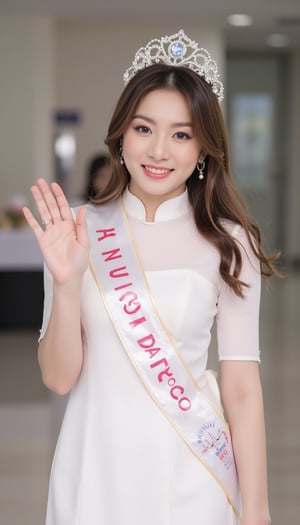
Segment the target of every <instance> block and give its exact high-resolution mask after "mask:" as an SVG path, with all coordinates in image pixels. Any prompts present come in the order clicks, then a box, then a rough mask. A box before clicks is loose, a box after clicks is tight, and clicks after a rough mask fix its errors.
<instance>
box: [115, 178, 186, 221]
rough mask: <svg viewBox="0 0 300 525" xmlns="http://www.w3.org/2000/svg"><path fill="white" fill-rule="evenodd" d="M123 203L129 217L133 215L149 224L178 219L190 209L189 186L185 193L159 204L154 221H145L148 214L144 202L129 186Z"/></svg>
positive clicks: (124, 194)
mask: <svg viewBox="0 0 300 525" xmlns="http://www.w3.org/2000/svg"><path fill="white" fill-rule="evenodd" d="M123 203H124V206H125V210H126V213H127V214H128V216H129V217H132V218H133V219H138V220H140V221H143V222H145V223H147V224H154V223H156V222H161V221H170V220H172V219H178V218H179V217H182V216H183V215H186V214H187V213H188V211H189V209H190V203H189V198H188V191H187V188H186V189H185V191H184V192H183V193H181V194H180V195H178V196H177V197H173V198H172V199H168V200H166V201H164V202H162V204H160V205H159V207H158V208H157V210H156V213H155V217H154V222H147V221H145V215H146V214H145V208H144V204H143V203H142V201H141V200H140V199H139V198H138V197H136V196H135V195H133V194H132V193H131V192H130V191H129V188H128V186H127V187H126V189H125V191H124V193H123Z"/></svg>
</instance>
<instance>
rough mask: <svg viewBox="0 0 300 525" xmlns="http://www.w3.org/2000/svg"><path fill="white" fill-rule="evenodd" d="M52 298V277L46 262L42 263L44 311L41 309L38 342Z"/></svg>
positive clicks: (44, 330) (45, 324)
mask: <svg viewBox="0 0 300 525" xmlns="http://www.w3.org/2000/svg"><path fill="white" fill-rule="evenodd" d="M52 300H53V277H52V275H51V273H50V272H49V270H48V268H47V266H46V264H44V311H43V322H42V326H41V329H40V336H39V342H40V341H41V340H42V339H43V337H44V335H45V333H46V330H47V327H48V323H49V319H50V315H51V309H52Z"/></svg>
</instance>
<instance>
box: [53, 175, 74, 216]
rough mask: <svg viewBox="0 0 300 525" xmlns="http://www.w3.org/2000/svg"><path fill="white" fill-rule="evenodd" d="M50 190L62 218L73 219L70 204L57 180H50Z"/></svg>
mask: <svg viewBox="0 0 300 525" xmlns="http://www.w3.org/2000/svg"><path fill="white" fill-rule="evenodd" d="M51 188H52V191H53V193H54V195H55V198H56V202H57V204H58V206H59V210H60V214H61V217H62V219H64V220H70V219H72V220H73V215H72V212H71V208H70V205H69V203H68V201H67V199H66V197H65V194H64V192H63V190H62V189H61V187H60V186H59V184H57V182H52V184H51Z"/></svg>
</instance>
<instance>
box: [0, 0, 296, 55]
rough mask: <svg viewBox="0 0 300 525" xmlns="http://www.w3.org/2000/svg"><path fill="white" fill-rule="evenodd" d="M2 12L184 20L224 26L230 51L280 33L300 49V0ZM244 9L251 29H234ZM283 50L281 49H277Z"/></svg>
mask: <svg viewBox="0 0 300 525" xmlns="http://www.w3.org/2000/svg"><path fill="white" fill-rule="evenodd" d="M1 13H27V14H33V13H38V14H49V15H53V16H56V17H89V18H90V17H92V18H95V17H98V16H99V17H102V18H106V19H112V18H114V17H118V18H121V19H123V20H124V22H126V20H127V19H130V20H131V21H132V20H134V21H135V22H136V23H138V21H139V20H143V21H144V20H145V19H147V20H148V21H149V24H153V26H154V25H155V21H157V20H159V21H160V22H161V21H163V20H167V21H168V22H172V20H174V22H176V24H177V25H178V19H180V25H181V26H183V27H184V22H185V20H187V21H188V20H191V19H192V20H193V21H194V20H197V19H198V20H199V24H203V22H204V23H205V24H210V23H213V24H216V25H218V26H219V27H220V28H222V29H223V30H224V33H225V35H226V42H227V46H228V47H229V48H232V49H260V50H261V49H270V47H269V46H268V44H267V43H266V39H267V37H268V36H269V35H270V34H280V35H283V36H284V37H285V39H286V45H285V46H283V47H282V48H281V49H285V50H286V49H287V50H288V49H291V48H300V0H252V1H249V0H225V1H222V0H207V1H205V2H204V1H203V0H144V1H143V2H142V1H141V0H108V1H104V0H0V14H1ZM233 13H245V14H248V15H250V16H251V17H252V18H253V24H252V25H251V26H249V27H230V25H229V24H228V22H227V17H228V15H230V14H233ZM277 49H279V47H278V48H277Z"/></svg>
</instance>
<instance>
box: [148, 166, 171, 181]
mask: <svg viewBox="0 0 300 525" xmlns="http://www.w3.org/2000/svg"><path fill="white" fill-rule="evenodd" d="M142 168H143V170H144V172H145V174H146V175H147V176H148V177H151V178H152V179H164V178H166V177H168V176H169V175H170V174H171V173H172V171H174V170H173V169H170V168H162V167H159V166H149V165H148V164H147V165H145V164H143V165H142Z"/></svg>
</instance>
